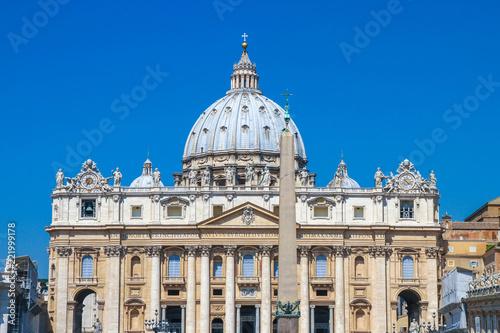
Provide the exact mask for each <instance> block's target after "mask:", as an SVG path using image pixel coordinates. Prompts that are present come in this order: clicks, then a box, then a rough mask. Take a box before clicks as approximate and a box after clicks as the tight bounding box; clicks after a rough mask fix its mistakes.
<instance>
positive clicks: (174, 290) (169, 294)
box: [168, 289, 181, 296]
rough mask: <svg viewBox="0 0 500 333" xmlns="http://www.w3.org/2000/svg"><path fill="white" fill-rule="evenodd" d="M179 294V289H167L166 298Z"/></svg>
mask: <svg viewBox="0 0 500 333" xmlns="http://www.w3.org/2000/svg"><path fill="white" fill-rule="evenodd" d="M180 294H181V292H180V290H179V289H169V290H168V296H179V295H180Z"/></svg>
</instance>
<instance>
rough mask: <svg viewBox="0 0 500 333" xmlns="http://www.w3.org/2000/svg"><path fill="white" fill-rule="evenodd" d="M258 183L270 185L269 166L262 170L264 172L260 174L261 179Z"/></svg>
mask: <svg viewBox="0 0 500 333" xmlns="http://www.w3.org/2000/svg"><path fill="white" fill-rule="evenodd" d="M260 184H261V185H263V186H270V185H271V173H270V172H269V168H266V170H264V174H263V175H262V180H261V181H260Z"/></svg>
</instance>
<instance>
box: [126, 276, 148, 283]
mask: <svg viewBox="0 0 500 333" xmlns="http://www.w3.org/2000/svg"><path fill="white" fill-rule="evenodd" d="M145 282H146V279H145V278H144V277H143V276H130V277H128V278H126V283H132V284H133V283H145Z"/></svg>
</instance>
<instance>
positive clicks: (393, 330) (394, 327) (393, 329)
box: [392, 324, 396, 333]
mask: <svg viewBox="0 0 500 333" xmlns="http://www.w3.org/2000/svg"><path fill="white" fill-rule="evenodd" d="M392 333H396V324H392Z"/></svg>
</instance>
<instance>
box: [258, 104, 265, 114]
mask: <svg viewBox="0 0 500 333" xmlns="http://www.w3.org/2000/svg"><path fill="white" fill-rule="evenodd" d="M259 112H260V113H264V112H266V108H265V107H264V105H262V106H261V107H260V108H259Z"/></svg>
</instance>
